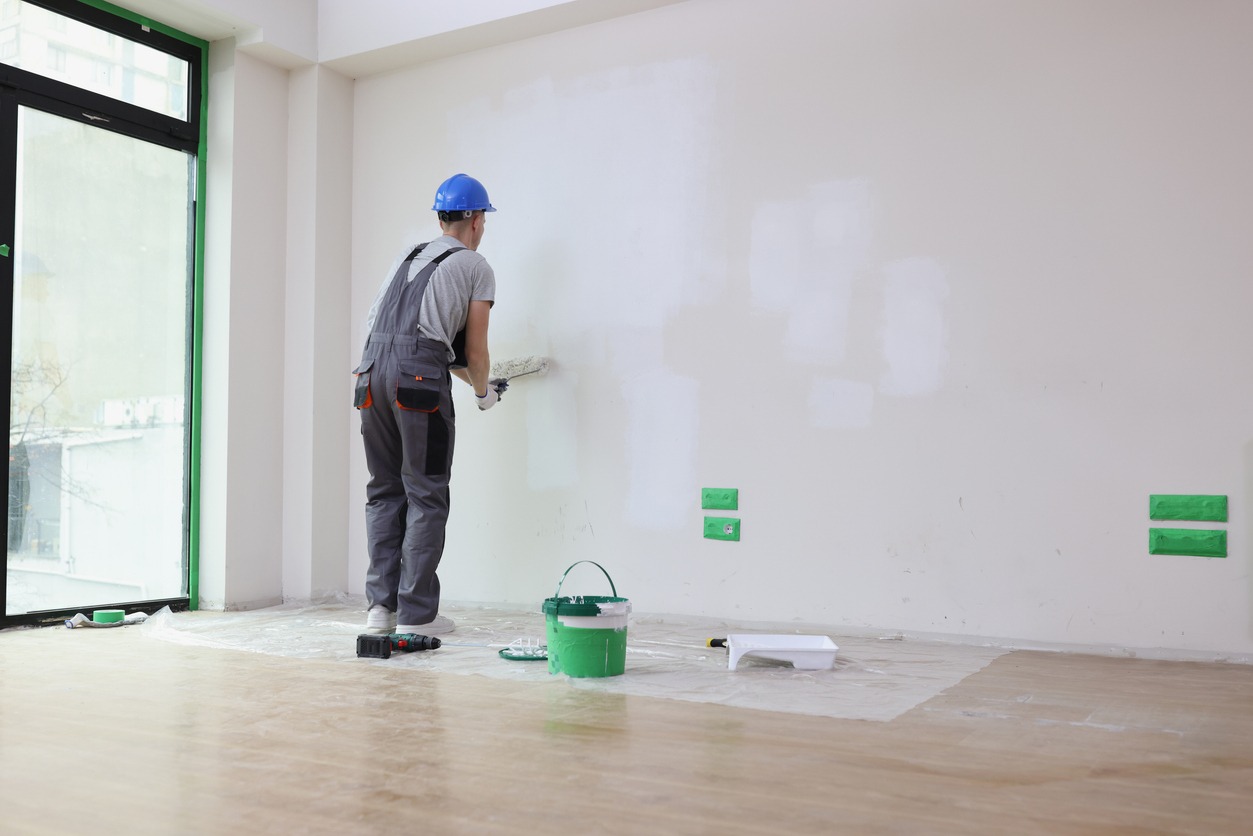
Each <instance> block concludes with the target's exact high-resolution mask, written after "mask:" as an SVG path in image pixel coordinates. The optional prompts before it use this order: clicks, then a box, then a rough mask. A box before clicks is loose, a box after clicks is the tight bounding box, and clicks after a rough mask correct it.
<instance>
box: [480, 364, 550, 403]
mask: <svg viewBox="0 0 1253 836" xmlns="http://www.w3.org/2000/svg"><path fill="white" fill-rule="evenodd" d="M547 372H548V358H547V357H538V356H535V355H531V356H529V357H515V358H513V359H512V360H501V361H500V362H498V363H492V372H491V375H490V381H491V385H492V386H495V387H496V391H497V392H498V393H502V394H503V393H504V391H505V390H506V389H508V388H509V381H511V380H513V379H514V378H515V377H524V376H526V375H528V374H533V375H543V374H546V373H547Z"/></svg>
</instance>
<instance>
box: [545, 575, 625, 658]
mask: <svg viewBox="0 0 1253 836" xmlns="http://www.w3.org/2000/svg"><path fill="white" fill-rule="evenodd" d="M579 563H591V564H592V565H593V566H595V567H596V568H597V569H599V570H600V571H602V572H605V568H604V567H603V566H601V565H600V564H599V563H595V562H593V561H591V560H580V561H578V562H576V563H572V564H570V569H573V568H574V567H575V566H578V565H579ZM570 569H566V571H565V574H563V575H562V576H561V580H560V581H558V582H557V594H556V595H554V596H553V597H552V598H545V599H544V606H543V610H544V616H545V620H546V621H547V624H548V672H549V673H564V674H566V675H567V676H575V677H586V678H590V677H600V676H619V675H620V674H621V673H622V672H623V671H624V670H626V638H627V616H628V615H629V614H630V613H631V602H630V601H628V600H627V599H626V598H619V597H618V589H617V587H615V586H614V584H613V578H611V577H609V573H608V572H605V578H606V579H607V580H608V581H609V589H610V591H611V592H613V595H567V596H565V597H562V595H561V587H562V584H564V583H565V582H566V575H569V574H570Z"/></svg>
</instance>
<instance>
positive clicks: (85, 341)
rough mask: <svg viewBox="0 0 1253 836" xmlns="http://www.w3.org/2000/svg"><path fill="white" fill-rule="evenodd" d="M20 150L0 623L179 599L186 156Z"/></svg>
mask: <svg viewBox="0 0 1253 836" xmlns="http://www.w3.org/2000/svg"><path fill="white" fill-rule="evenodd" d="M17 133H18V162H17V211H16V235H15V246H14V247H13V255H12V258H13V259H14V265H13V267H14V280H13V281H14V288H13V332H12V353H11V368H10V380H11V388H10V400H9V516H8V571H7V575H8V577H7V580H8V584H7V586H8V589H7V596H6V601H5V612H6V614H7V615H14V614H21V613H26V612H34V611H43V610H58V609H64V608H73V607H77V606H82V605H85V604H91V603H93V602H102V601H112V602H117V601H145V600H153V599H164V598H173V597H177V596H179V595H184V594H186V588H185V582H184V575H185V572H184V565H183V519H184V510H185V509H184V506H185V495H186V491H185V490H184V487H185V482H184V466H183V465H184V447H185V441H186V424H185V421H184V414H185V412H186V409H185V407H186V404H185V394H184V393H185V392H186V389H187V366H188V362H187V312H188V301H189V300H188V287H189V284H190V283H189V281H188V278H189V273H190V270H189V268H190V265H191V263H192V255H193V247H192V229H193V228H194V227H193V225H192V224H191V221H190V209H191V207H192V205H193V201H192V196H193V188H194V180H193V177H194V170H195V169H194V164H195V160H194V157H193V156H192V155H189V154H187V153H184V152H182V151H177V150H174V149H170V148H163V147H161V146H159V145H154V144H152V143H150V142H145V141H143V140H139V139H133V138H131V137H128V136H123V135H121V134H117V133H113V132H111V131H108V130H104V129H102V128H98V127H95V126H93V125H89V124H85V123H82V122H76V121H72V120H70V119H66V118H63V117H60V116H56V115H52V114H49V113H44V112H41V111H39V110H36V109H33V108H28V107H19V108H18V131H17Z"/></svg>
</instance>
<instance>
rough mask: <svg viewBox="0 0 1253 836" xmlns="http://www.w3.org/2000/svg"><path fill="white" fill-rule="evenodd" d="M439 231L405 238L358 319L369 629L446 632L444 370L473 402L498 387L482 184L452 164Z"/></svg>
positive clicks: (489, 398) (487, 402) (449, 412)
mask: <svg viewBox="0 0 1253 836" xmlns="http://www.w3.org/2000/svg"><path fill="white" fill-rule="evenodd" d="M432 208H433V209H434V210H435V211H436V212H437V213H438V217H439V225H440V229H441V230H442V231H443V235H442V236H441V237H439V238H436V239H435V240H434V241H430V242H428V243H426V244H419V245H414V246H411V247H407V248H406V249H405V250H404V251H403V252H402V254H401V257H400V260H399V262H398V263H397V264H394V265H393V267H392V269H391V270H389V271H388V275H387V278H386V280H385V281H384V282H383V287H382V288H381V289H380V290H379V293H378V296H377V297H376V298H375V300H374V304H373V306H371V308H370V314H369V317H368V318H367V320H366V332H367V333H368V334H369V338H368V339H367V341H366V346H365V352H364V354H363V356H362V359H361V365H359V366H358V367H357V369H356V371H355V372H354V374H355V375H356V376H357V383H356V394H355V398H354V405H355V406H356V407H357V409H358V410H359V411H360V414H361V436H362V438H363V440H364V441H365V458H366V465H367V466H368V467H369V470H370V481H369V483H368V485H367V486H366V498H367V501H366V536H367V538H368V541H369V552H370V568H369V571H368V572H367V574H366V586H365V592H366V600H367V605H368V607H369V611H368V613H367V615H366V630H367V631H368V632H371V633H390V632H401V633H419V634H423V635H439V634H442V633H448V632H451V631H452V630H453V628H454V624H453V621H452V619H450V618H447V617H446V616H443V615H440V614H439V578H438V577H437V575H436V569H437V568H438V567H439V561H440V558H441V557H442V556H443V552H444V527H445V525H446V523H447V522H448V503H449V493H448V480H449V475H450V471H451V469H452V454H453V441H454V438H455V427H454V415H453V402H452V391H451V388H452V387H451V379H450V373H451V374H455V375H456V376H458V377H460V378H461V379H462V380H464V381H465V382H467V383H469V384H470V385H471V386H473V387H474V394H475V398H476V400H477V403H478V407H479V409H481V410H485V409H491V408H492V407H493V406H494V405H495V404H496V402H497V400H498V399H499V396H500V391H498V389H497V386H496V385H493V383H492V382H491V381H489V380H488V376H489V370H490V368H491V358H490V356H489V353H488V348H487V325H488V315H489V314H490V312H491V308H492V304H493V302H494V300H495V295H496V276H495V274H494V273H493V272H492V268H491V266H490V265H488V263H487V260H486V259H485V258H483V256H481V255H479V254H478V252H476V251H477V249H478V246H479V242H480V241H482V240H483V228H484V224H485V223H486V217H487V216H486V213H488V212H495V211H496V209H495V207H493V206H492V204H491V201H489V200H488V197H487V190H486V189H484V188H483V184H482V183H480V182H479V181H478V180H475V179H474V178H473V177H469V176H467V175H465V174H457V175H454V176H453V177H450V178H448V179H447V180H445V181H444V182H443V184H442V185H440V187H439V189H438V190H437V191H436V193H435V205H434V206H433V207H432Z"/></svg>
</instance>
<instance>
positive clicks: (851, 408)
mask: <svg viewBox="0 0 1253 836" xmlns="http://www.w3.org/2000/svg"><path fill="white" fill-rule="evenodd" d="M874 394H875V393H874V387H873V386H871V385H870V384H869V383H864V382H862V381H859V380H838V379H836V378H817V379H815V380H814V383H813V386H812V387H811V388H810V390H809V415H810V421H811V422H812V423H813V425H814V426H815V427H821V428H823V429H860V428H862V427H869V426H870V418H871V414H872V413H873V411H874Z"/></svg>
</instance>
